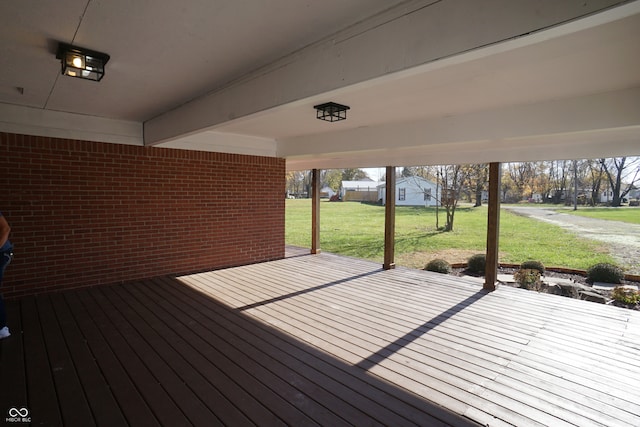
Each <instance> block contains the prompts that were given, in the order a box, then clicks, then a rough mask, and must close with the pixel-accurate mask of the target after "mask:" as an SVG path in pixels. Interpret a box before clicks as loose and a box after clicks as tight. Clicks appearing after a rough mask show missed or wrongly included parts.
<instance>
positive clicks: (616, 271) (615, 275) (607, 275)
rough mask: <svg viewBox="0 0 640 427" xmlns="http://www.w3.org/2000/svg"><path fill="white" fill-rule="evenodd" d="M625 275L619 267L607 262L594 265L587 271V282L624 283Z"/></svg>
mask: <svg viewBox="0 0 640 427" xmlns="http://www.w3.org/2000/svg"><path fill="white" fill-rule="evenodd" d="M622 279H624V273H623V272H622V269H621V268H620V267H618V266H617V265H613V264H608V263H606V262H603V263H600V264H596V265H592V266H591V267H589V269H588V270H587V282H588V283H595V282H605V283H622Z"/></svg>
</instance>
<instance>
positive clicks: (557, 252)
mask: <svg viewBox="0 0 640 427" xmlns="http://www.w3.org/2000/svg"><path fill="white" fill-rule="evenodd" d="M444 222H445V214H444V210H443V209H440V223H439V225H440V226H443V225H444ZM486 230H487V209H486V207H480V208H473V207H459V208H458V209H457V210H456V215H455V221H454V231H453V232H443V231H440V230H438V229H437V228H436V210H435V208H424V207H405V206H398V207H396V248H395V250H396V261H397V263H398V264H399V265H404V266H407V267H412V268H423V267H424V265H425V264H426V263H427V262H428V261H429V260H431V259H434V258H444V259H446V260H447V261H449V262H463V261H466V259H467V258H468V257H469V256H470V255H471V254H474V253H484V251H485V244H486V243H485V242H486V233H487V231H486ZM285 241H286V243H287V244H288V245H294V246H301V247H310V246H311V201H310V200H309V199H297V200H287V201H286V235H285ZM320 246H321V249H322V250H324V251H326V252H331V253H335V254H341V255H346V256H352V257H356V258H363V259H368V260H372V261H376V262H382V259H383V256H384V207H383V206H377V205H370V204H362V203H357V202H328V201H324V200H323V201H322V202H321V204H320ZM532 259H533V260H538V261H541V262H542V263H543V264H545V265H546V266H555V267H568V268H576V269H582V270H584V269H587V268H589V267H590V266H592V265H593V264H596V263H598V262H613V259H612V258H611V257H610V256H609V255H608V254H607V247H606V246H604V245H602V244H600V243H596V242H593V241H590V240H586V239H582V238H579V237H578V236H575V235H574V234H571V233H569V232H567V231H565V230H563V229H561V228H559V227H556V226H554V225H551V224H547V223H543V222H539V221H535V220H533V219H530V218H525V217H522V216H518V215H514V214H512V213H510V212H507V211H504V210H502V211H501V213H500V262H508V263H520V262H522V261H526V260H532Z"/></svg>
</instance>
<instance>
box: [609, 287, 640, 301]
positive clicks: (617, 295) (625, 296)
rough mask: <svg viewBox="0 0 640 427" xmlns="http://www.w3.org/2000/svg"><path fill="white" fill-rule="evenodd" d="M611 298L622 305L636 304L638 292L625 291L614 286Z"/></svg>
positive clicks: (638, 298) (639, 298)
mask: <svg viewBox="0 0 640 427" xmlns="http://www.w3.org/2000/svg"><path fill="white" fill-rule="evenodd" d="M611 298H613V299H614V300H616V301H618V302H621V303H623V304H637V303H639V302H640V292H639V291H636V290H633V289H625V288H623V287H622V286H616V288H615V289H614V290H613V294H611Z"/></svg>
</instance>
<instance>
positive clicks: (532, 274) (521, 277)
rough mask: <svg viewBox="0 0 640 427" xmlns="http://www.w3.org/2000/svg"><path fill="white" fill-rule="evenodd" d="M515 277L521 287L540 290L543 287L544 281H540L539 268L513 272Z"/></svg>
mask: <svg viewBox="0 0 640 427" xmlns="http://www.w3.org/2000/svg"><path fill="white" fill-rule="evenodd" d="M513 278H514V279H515V281H516V283H518V285H519V286H520V287H521V288H524V289H529V290H532V291H538V292H539V291H540V290H541V289H542V282H541V281H540V271H538V269H535V268H523V269H520V270H518V271H516V272H515V273H514V274H513Z"/></svg>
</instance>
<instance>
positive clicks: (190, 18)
mask: <svg viewBox="0 0 640 427" xmlns="http://www.w3.org/2000/svg"><path fill="white" fill-rule="evenodd" d="M400 2H401V0H395V1H394V0H349V1H344V0H323V1H317V0H316V1H314V0H295V1H292V0H268V1H252V0H215V1H214V0H188V1H172V0H157V1H149V0H136V1H131V0H56V1H51V2H49V1H45V2H43V1H41V0H20V1H2V2H0V102H3V103H8V104H17V105H25V106H30V107H36V108H42V109H48V110H54V111H64V112H72V113H79V114H85V115H91V116H100V117H108V118H112V119H121V120H131V121H138V122H143V121H145V120H149V119H151V118H153V117H155V116H157V115H159V114H161V113H163V112H165V111H167V110H169V109H172V108H175V107H176V106H179V105H181V104H183V103H185V102H187V101H190V100H192V99H194V98H196V97H198V96H200V95H202V94H203V93H206V92H209V91H212V90H215V89H216V88H218V87H220V86H223V85H224V84H226V83H228V82H230V81H232V80H234V79H236V78H238V77H239V76H242V75H244V74H247V73H249V72H250V71H253V70H255V69H257V68H259V67H262V66H264V65H266V64H268V63H270V62H273V61H275V60H277V59H279V58H281V57H283V56H285V55H287V54H290V53H292V52H294V51H296V50H299V49H301V48H304V47H305V46H306V45H308V44H310V43H313V42H315V41H317V40H318V39H320V38H323V37H325V36H326V35H328V34H332V33H335V32H336V31H338V30H341V29H343V28H345V27H347V26H350V25H353V24H355V23H357V22H359V21H361V20H364V19H365V18H369V17H370V16H372V15H375V14H376V13H378V12H380V11H382V10H384V9H387V8H389V7H391V6H393V5H395V4H396V3H400ZM60 41H62V42H66V43H71V44H74V45H78V46H81V47H86V48H88V49H93V50H97V51H100V52H105V53H107V54H109V55H110V56H111V60H110V62H109V63H108V66H107V72H106V75H105V78H104V79H103V80H102V81H101V82H100V83H99V84H96V83H94V82H90V81H82V80H80V79H72V78H66V77H63V76H62V75H61V74H60V62H59V61H58V60H57V59H56V58H55V52H56V49H57V42H60ZM17 88H24V93H20V92H19V91H18V89H17Z"/></svg>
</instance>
